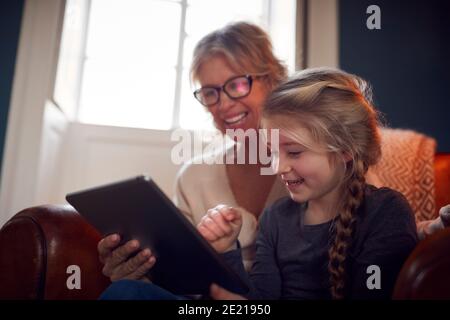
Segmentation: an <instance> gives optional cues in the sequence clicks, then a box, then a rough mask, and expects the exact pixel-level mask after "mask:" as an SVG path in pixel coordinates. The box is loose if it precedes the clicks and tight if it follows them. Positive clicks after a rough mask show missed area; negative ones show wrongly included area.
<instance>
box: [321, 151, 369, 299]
mask: <svg viewBox="0 0 450 320" xmlns="http://www.w3.org/2000/svg"><path fill="white" fill-rule="evenodd" d="M366 171H367V166H366V165H365V164H364V163H363V161H361V160H355V161H354V162H353V170H352V172H351V174H350V176H349V178H348V180H347V181H348V182H347V184H346V190H344V194H345V196H344V199H345V200H344V203H342V205H341V208H342V211H341V212H340V214H339V215H338V218H337V220H336V223H335V228H336V237H335V239H334V242H333V244H332V246H331V247H330V249H329V251H328V254H329V257H330V259H329V260H330V261H329V265H328V271H329V272H330V283H331V295H332V297H333V299H342V298H344V292H345V283H346V281H345V280H346V272H345V265H346V257H347V252H348V250H349V247H350V246H351V241H352V235H353V230H354V227H355V221H356V216H355V214H356V210H357V209H358V207H359V206H360V205H361V202H362V201H363V198H364V184H365V178H364V174H365V172H366Z"/></svg>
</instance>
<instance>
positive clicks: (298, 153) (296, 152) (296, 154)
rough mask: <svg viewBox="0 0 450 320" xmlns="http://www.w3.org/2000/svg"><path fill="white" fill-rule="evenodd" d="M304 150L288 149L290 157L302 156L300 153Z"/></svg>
mask: <svg viewBox="0 0 450 320" xmlns="http://www.w3.org/2000/svg"><path fill="white" fill-rule="evenodd" d="M302 152H303V151H288V155H289V156H290V157H293V158H294V157H298V156H300V154H301V153H302Z"/></svg>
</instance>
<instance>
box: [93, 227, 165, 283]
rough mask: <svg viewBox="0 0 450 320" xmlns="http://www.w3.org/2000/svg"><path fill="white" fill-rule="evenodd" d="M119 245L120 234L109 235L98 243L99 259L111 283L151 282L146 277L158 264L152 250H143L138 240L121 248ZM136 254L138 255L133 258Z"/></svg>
mask: <svg viewBox="0 0 450 320" xmlns="http://www.w3.org/2000/svg"><path fill="white" fill-rule="evenodd" d="M119 243H120V236H119V235H118V234H112V235H109V236H107V237H105V238H103V239H102V240H100V242H99V243H98V246H97V249H98V253H99V259H100V261H101V262H102V263H103V264H104V267H103V270H102V272H103V274H104V275H105V276H107V277H109V278H110V280H111V281H117V280H122V279H130V280H144V281H150V280H149V279H148V278H147V277H146V276H145V275H146V274H147V272H148V271H149V270H150V269H151V268H152V267H153V266H154V264H155V262H156V257H155V256H154V255H153V254H152V252H151V251H150V249H144V250H141V249H140V248H139V241H137V240H130V241H128V242H127V243H125V244H124V245H122V246H119ZM138 251H139V252H138ZM136 252H138V253H137V254H136V255H135V256H133V257H131V256H132V255H133V254H135V253H136Z"/></svg>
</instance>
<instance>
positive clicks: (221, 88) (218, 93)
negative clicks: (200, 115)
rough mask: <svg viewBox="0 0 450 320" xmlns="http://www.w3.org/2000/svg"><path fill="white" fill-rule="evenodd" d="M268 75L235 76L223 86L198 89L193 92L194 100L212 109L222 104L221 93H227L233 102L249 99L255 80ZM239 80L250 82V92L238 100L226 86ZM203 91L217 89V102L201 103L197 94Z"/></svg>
mask: <svg viewBox="0 0 450 320" xmlns="http://www.w3.org/2000/svg"><path fill="white" fill-rule="evenodd" d="M266 75H268V74H267V73H262V74H244V75H239V76H234V77H231V78H229V79H228V80H227V81H225V82H224V84H223V85H222V86H205V87H201V88H198V89H197V90H195V91H194V92H193V94H194V98H195V99H196V100H197V101H198V102H200V104H202V105H203V106H205V107H207V108H211V107H212V106H214V105H216V104H218V103H219V102H220V92H221V91H223V92H225V94H226V95H227V97H228V98H230V99H232V100H238V99H241V98H245V97H247V96H248V95H249V94H250V93H251V92H252V88H253V78H255V79H256V78H260V77H264V76H266ZM238 78H246V79H247V81H248V85H249V89H248V92H247V93H246V94H245V95H243V96H240V97H236V98H235V97H232V96H230V94H229V93H228V92H227V90H226V89H225V86H226V85H227V84H228V83H229V82H230V81H233V80H235V79H238ZM202 89H215V90H216V92H217V101H216V102H214V103H211V104H204V103H203V102H201V101H200V99H199V98H197V94H198V93H199V92H200V90H202Z"/></svg>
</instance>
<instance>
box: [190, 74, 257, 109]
mask: <svg viewBox="0 0 450 320" xmlns="http://www.w3.org/2000/svg"><path fill="white" fill-rule="evenodd" d="M253 78H254V76H251V75H245V76H236V77H233V78H230V79H228V80H227V81H226V82H225V83H224V84H223V86H221V87H214V86H206V87H202V88H200V89H197V90H195V91H194V97H195V99H197V100H198V101H199V102H200V103H201V104H202V105H204V106H206V107H211V106H213V105H215V104H216V103H218V102H219V100H220V91H222V90H223V92H225V93H226V95H227V96H228V97H229V98H231V99H239V98H244V97H246V96H248V95H249V94H250V91H251V90H252V83H253Z"/></svg>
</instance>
